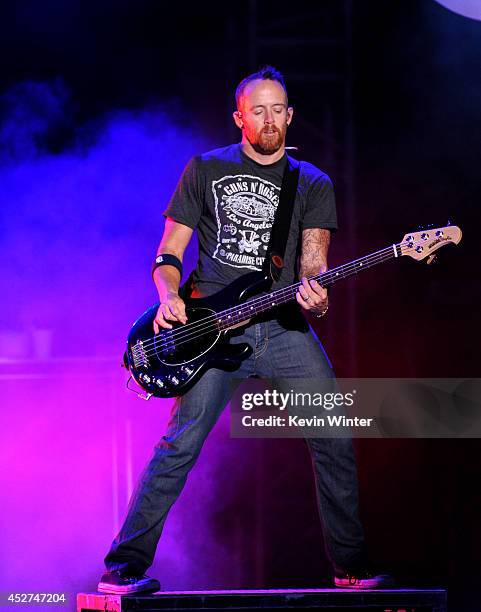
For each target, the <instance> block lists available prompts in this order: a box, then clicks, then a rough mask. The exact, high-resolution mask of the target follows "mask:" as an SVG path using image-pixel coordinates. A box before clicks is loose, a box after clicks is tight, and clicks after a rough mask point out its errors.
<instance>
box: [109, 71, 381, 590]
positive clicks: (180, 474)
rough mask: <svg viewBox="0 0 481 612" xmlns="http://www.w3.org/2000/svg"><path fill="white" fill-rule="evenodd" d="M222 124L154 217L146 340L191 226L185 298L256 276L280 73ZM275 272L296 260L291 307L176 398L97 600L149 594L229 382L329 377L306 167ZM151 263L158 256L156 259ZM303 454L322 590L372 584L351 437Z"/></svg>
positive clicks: (260, 80)
mask: <svg viewBox="0 0 481 612" xmlns="http://www.w3.org/2000/svg"><path fill="white" fill-rule="evenodd" d="M236 102H237V110H236V111H235V112H234V121H235V124H236V125H237V127H238V128H239V129H240V130H241V132H242V141H241V143H240V144H234V145H231V146H227V147H225V148H221V149H216V150H214V151H210V152H208V153H205V154H203V155H200V156H197V157H194V158H193V159H192V160H191V161H190V162H189V164H188V165H187V167H186V169H185V171H184V173H183V175H182V177H181V179H180V181H179V184H178V186H177V188H176V190H175V193H174V194H173V196H172V199H171V201H170V203H169V206H168V208H167V209H166V211H165V213H164V215H165V217H166V223H165V230H164V234H163V236H162V240H161V242H160V245H159V249H158V257H157V260H156V263H155V264H154V267H153V276H154V281H155V284H156V287H157V289H158V293H159V297H160V306H159V308H158V311H157V313H156V316H155V320H154V323H153V326H154V331H155V333H156V334H157V333H159V332H160V331H162V330H165V329H171V328H172V327H173V323H175V324H178V323H181V324H186V323H187V316H186V311H185V304H184V301H183V299H182V298H181V297H180V296H179V284H180V279H181V275H182V259H183V254H184V251H185V248H186V246H187V244H188V243H189V241H190V239H191V237H192V234H193V231H194V229H195V230H197V233H198V240H199V260H198V264H197V267H196V269H195V270H194V273H193V275H192V278H191V289H192V292H193V295H194V296H201V297H202V296H209V295H212V294H214V293H215V292H217V291H219V290H221V289H222V288H224V287H226V286H227V285H229V283H231V282H232V281H234V280H235V279H236V278H239V277H240V276H242V275H244V274H246V273H248V272H252V271H261V270H262V269H263V265H264V260H265V256H266V252H267V249H268V244H269V238H270V230H271V228H272V226H273V221H274V216H275V212H276V208H277V204H278V203H279V195H280V187H281V183H282V179H283V174H284V169H285V167H286V164H288V163H289V159H290V158H288V156H287V154H286V152H285V138H286V131H287V128H288V126H289V125H290V123H291V121H292V118H293V109H292V108H291V107H289V105H288V100H287V91H286V87H285V84H284V80H283V77H282V75H281V74H280V73H279V72H277V71H276V70H275V69H274V68H272V67H270V66H267V67H265V68H264V69H262V70H261V71H259V72H257V73H254V74H251V75H249V76H248V77H246V78H245V79H244V80H243V81H242V82H241V83H240V84H239V86H238V88H237V90H236ZM292 206H293V211H292V218H291V225H290V232H289V236H288V239H287V243H286V245H285V253H284V267H283V268H282V271H281V273H280V277H279V278H278V280H276V282H275V283H274V285H273V288H275V289H277V288H282V287H284V286H287V285H289V284H292V283H293V282H294V281H295V280H296V277H297V273H296V261H297V256H298V255H300V258H299V262H300V270H299V278H301V281H302V282H301V284H300V286H299V290H298V292H297V295H296V299H297V302H298V305H296V304H295V303H292V304H291V305H289V306H286V305H284V306H280V307H279V308H277V309H273V310H271V311H270V312H269V314H268V315H264V316H261V317H257V318H256V317H254V318H253V319H252V320H251V321H250V322H249V324H248V325H247V326H244V327H240V328H239V330H237V331H236V334H234V335H233V337H232V338H231V340H230V341H231V342H232V343H237V342H239V343H240V342H243V343H245V342H247V343H248V344H249V345H250V346H251V347H252V349H253V350H252V353H251V354H250V356H249V357H248V358H246V359H245V360H243V361H242V362H241V363H240V365H239V367H238V369H237V370H236V371H235V372H234V373H232V372H227V371H224V370H222V369H217V368H211V369H209V370H208V371H207V372H205V373H204V375H203V376H202V378H200V380H198V381H197V382H196V384H195V385H194V386H193V387H192V388H191V389H190V390H189V391H187V393H185V394H184V395H182V396H181V397H177V398H176V400H175V404H174V409H173V412H172V416H171V419H170V422H169V427H168V431H167V433H166V435H165V436H164V437H163V438H162V439H161V441H160V443H159V444H158V445H157V446H156V448H155V451H154V455H153V457H152V459H151V461H150V463H149V464H148V465H147V467H146V468H145V471H144V473H143V475H142V477H141V480H140V482H139V484H138V486H137V488H136V490H135V493H134V495H133V498H132V499H131V501H130V505H129V510H128V515H127V517H126V519H125V522H124V524H123V526H122V528H121V530H120V533H119V534H118V535H117V537H116V538H115V540H114V542H113V543H112V546H111V549H110V551H109V553H108V554H107V556H106V558H105V564H106V568H107V572H106V573H105V574H104V575H103V576H102V578H101V580H100V583H99V590H101V591H103V592H108V593H120V594H125V593H133V592H139V591H144V592H145V591H154V590H158V589H159V588H160V584H159V582H158V581H157V580H155V579H153V578H149V577H148V576H145V575H144V574H145V571H146V570H147V569H148V568H149V567H150V565H151V564H152V562H153V559H154V555H155V551H156V547H157V544H158V541H159V538H160V535H161V532H162V528H163V525H164V522H165V520H166V517H167V514H168V512H169V510H170V508H171V506H172V505H173V504H174V502H175V501H176V499H177V498H178V496H179V494H180V493H181V490H182V488H183V486H184V484H185V482H186V479H187V476H188V473H189V471H190V469H191V468H192V466H193V465H194V463H195V461H196V459H197V457H198V455H199V453H200V451H201V448H202V445H203V443H204V441H205V439H206V437H207V435H208V434H209V432H210V431H211V429H212V428H213V427H214V425H215V423H216V421H217V419H218V417H219V415H220V414H221V412H222V410H223V409H224V407H225V405H226V404H227V403H228V401H229V394H230V385H229V380H230V379H231V377H232V376H234V375H235V377H236V378H247V377H249V376H259V377H263V378H264V377H265V378H273V377H286V378H287V377H289V378H318V379H322V378H332V377H333V376H334V374H333V372H332V369H331V365H330V363H329V360H328V359H327V356H326V354H325V352H324V350H323V348H322V346H321V345H320V343H319V341H318V340H317V339H316V338H315V337H314V335H313V333H312V332H311V330H310V328H309V326H308V324H307V323H306V321H305V319H304V317H303V316H302V314H301V310H303V311H305V312H306V313H310V314H311V315H313V316H316V317H321V316H323V315H324V314H325V313H326V312H327V308H328V296H327V292H326V290H325V289H323V288H322V287H321V286H320V285H319V284H318V283H317V282H315V281H308V280H307V279H308V278H309V277H312V276H315V275H317V274H319V273H320V272H321V271H324V270H326V269H327V254H328V248H329V241H330V236H331V232H333V231H335V230H336V229H337V220H336V209H335V202H334V195H333V188H332V184H331V181H330V179H329V177H328V176H327V175H326V174H324V173H323V172H322V171H320V170H319V169H318V168H316V167H315V166H313V165H312V164H310V163H307V162H300V164H299V179H298V186H297V192H296V195H295V201H294V202H292ZM159 256H160V257H159ZM307 443H308V446H309V451H310V453H311V456H312V460H313V466H314V472H315V478H316V487H317V496H318V503H319V513H320V518H321V525H322V530H323V535H324V541H325V547H326V551H327V554H328V556H329V559H330V561H331V563H332V566H333V574H334V583H335V585H336V586H338V587H347V588H379V587H383V586H386V585H387V577H386V576H384V575H376V574H372V573H370V572H369V571H368V568H367V566H366V563H367V561H366V551H365V543H364V535H363V529H362V525H361V523H360V520H359V516H358V484H357V471H356V462H355V457H354V453H353V447H352V441H351V440H350V439H346V438H339V439H337V438H326V439H316V438H311V439H307Z"/></svg>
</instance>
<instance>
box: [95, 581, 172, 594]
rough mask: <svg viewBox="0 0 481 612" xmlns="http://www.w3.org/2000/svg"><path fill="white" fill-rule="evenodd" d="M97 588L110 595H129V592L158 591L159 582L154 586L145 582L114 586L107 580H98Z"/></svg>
mask: <svg viewBox="0 0 481 612" xmlns="http://www.w3.org/2000/svg"><path fill="white" fill-rule="evenodd" d="M97 590H98V591H100V592H101V593H109V594H110V595H130V594H131V593H156V592H157V591H160V584H158V585H155V586H152V585H151V586H149V585H148V584H146V585H145V586H139V585H137V586H135V585H129V586H115V585H112V584H109V583H108V582H99V583H98V585H97Z"/></svg>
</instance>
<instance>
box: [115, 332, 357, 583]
mask: <svg viewBox="0 0 481 612" xmlns="http://www.w3.org/2000/svg"><path fill="white" fill-rule="evenodd" d="M231 342H232V343H238V342H248V343H249V344H250V345H251V346H252V348H253V349H254V350H253V352H252V355H251V356H250V357H249V358H248V359H246V360H245V361H243V362H242V364H241V366H240V368H239V369H238V370H236V371H235V372H234V373H229V372H224V371H223V370H218V369H211V370H209V371H208V372H207V373H206V374H204V376H203V377H202V378H201V379H200V381H199V382H198V383H197V384H196V385H195V386H194V387H193V388H192V389H191V390H190V391H189V392H188V393H186V394H185V395H184V396H182V397H179V398H177V399H176V401H175V404H174V408H173V410H172V414H171V418H170V421H169V425H168V429H167V432H166V435H165V436H163V438H162V439H161V440H160V442H159V444H157V445H156V447H155V449H154V454H153V457H152V459H151V460H150V462H149V463H148V465H147V467H146V468H145V470H144V472H143V474H142V475H141V477H140V480H139V482H138V484H137V487H136V489H135V491H134V494H133V496H132V499H131V500H130V504H129V509H128V514H127V517H126V519H125V522H124V524H123V526H122V528H121V530H120V533H119V534H118V535H117V537H116V538H115V540H114V541H113V543H112V547H111V549H110V551H109V553H108V554H107V556H106V557H105V564H106V567H107V569H109V570H115V569H125V570H127V571H128V572H130V573H132V574H134V575H137V574H143V573H145V571H146V570H147V568H148V567H150V565H152V563H153V560H154V555H155V551H156V548H157V544H158V541H159V538H160V535H161V533H162V528H163V525H164V522H165V519H166V517H167V514H168V512H169V510H170V508H171V506H172V504H173V503H174V502H175V501H176V499H177V498H178V496H179V494H180V492H181V491H182V489H183V487H184V485H185V482H186V480H187V475H188V473H189V471H190V469H191V468H192V467H193V465H194V463H195V461H196V459H197V457H198V456H199V453H200V451H201V448H202V445H203V444H204V441H205V439H206V437H207V435H208V434H209V432H210V431H211V429H212V428H213V427H214V425H215V424H216V422H217V419H218V418H219V416H220V414H221V413H222V411H223V409H224V407H225V405H226V404H227V403H228V401H229V399H230V389H231V385H229V380H231V379H232V378H233V377H235V378H236V379H237V378H247V377H249V376H260V377H262V378H282V377H285V378H310V377H316V378H332V377H333V376H334V373H333V371H332V367H331V364H330V362H329V360H328V358H327V356H326V354H325V352H324V350H323V348H322V345H321V344H320V343H319V342H318V340H317V339H316V338H315V337H314V335H313V333H311V332H310V331H294V330H286V329H284V328H283V327H282V326H281V325H280V324H279V323H278V322H277V321H275V320H271V321H266V322H262V323H256V324H253V325H251V326H249V327H247V328H245V329H244V331H242V332H240V333H239V335H237V336H235V337H233V338H232V339H231ZM306 441H307V444H308V446H309V450H310V453H311V458H312V463H313V467H314V473H315V478H316V485H317V487H316V488H317V500H318V508H319V514H320V518H321V525H322V530H323V535H324V542H325V547H326V552H327V554H328V557H329V559H330V561H331V563H332V565H333V567H334V570H335V571H336V572H343V571H347V570H355V569H356V568H359V567H360V566H362V565H363V564H364V563H365V546H364V534H363V529H362V525H361V523H360V521H359V516H358V485H357V469H356V460H355V456H354V452H353V447H352V441H351V440H350V439H347V438H326V439H324V438H322V439H321V438H319V439H317V438H309V439H306Z"/></svg>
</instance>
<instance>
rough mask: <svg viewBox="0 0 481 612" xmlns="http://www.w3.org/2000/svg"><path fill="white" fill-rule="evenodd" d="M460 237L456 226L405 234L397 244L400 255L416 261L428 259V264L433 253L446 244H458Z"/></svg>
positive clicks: (460, 234)
mask: <svg viewBox="0 0 481 612" xmlns="http://www.w3.org/2000/svg"><path fill="white" fill-rule="evenodd" d="M462 235H463V233H462V232H461V230H460V229H459V227H457V226H456V225H448V226H447V227H436V228H430V229H425V230H422V231H419V232H411V233H410V234H406V235H405V236H404V238H403V239H402V241H401V243H400V244H399V247H400V248H401V255H409V257H412V258H413V259H417V260H418V261H421V260H422V259H425V258H426V257H428V263H431V261H432V259H433V253H434V252H435V251H437V250H438V249H440V248H441V247H443V246H446V245H447V244H458V242H459V241H460V240H461V237H462Z"/></svg>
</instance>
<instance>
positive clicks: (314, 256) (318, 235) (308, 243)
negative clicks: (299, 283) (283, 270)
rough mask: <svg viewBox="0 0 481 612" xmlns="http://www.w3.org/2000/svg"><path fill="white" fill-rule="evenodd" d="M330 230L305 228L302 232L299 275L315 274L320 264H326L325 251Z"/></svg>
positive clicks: (308, 275)
mask: <svg viewBox="0 0 481 612" xmlns="http://www.w3.org/2000/svg"><path fill="white" fill-rule="evenodd" d="M330 240H331V232H330V231H329V230H326V229H318V228H314V229H305V230H304V231H303V232H302V249H301V257H300V269H299V276H300V277H302V276H306V277H310V276H316V275H317V274H319V271H320V269H321V267H322V266H327V252H328V250H329V243H330Z"/></svg>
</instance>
